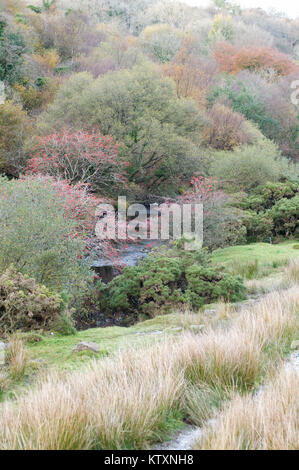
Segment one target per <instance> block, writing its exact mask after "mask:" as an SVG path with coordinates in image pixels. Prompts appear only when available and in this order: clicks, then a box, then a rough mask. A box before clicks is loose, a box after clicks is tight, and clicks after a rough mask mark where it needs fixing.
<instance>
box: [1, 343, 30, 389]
mask: <svg viewBox="0 0 299 470" xmlns="http://www.w3.org/2000/svg"><path fill="white" fill-rule="evenodd" d="M5 361H6V363H7V364H8V366H9V373H10V376H11V378H12V379H13V380H20V379H21V378H22V377H23V376H24V374H25V371H26V367H27V365H28V362H29V356H28V351H27V349H26V348H25V347H24V344H23V341H22V340H21V338H19V337H18V336H12V337H11V338H10V341H9V344H8V348H7V349H6V352H5Z"/></svg>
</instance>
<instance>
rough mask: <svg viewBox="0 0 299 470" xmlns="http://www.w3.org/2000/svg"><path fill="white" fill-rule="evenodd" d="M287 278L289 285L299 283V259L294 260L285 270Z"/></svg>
mask: <svg viewBox="0 0 299 470" xmlns="http://www.w3.org/2000/svg"><path fill="white" fill-rule="evenodd" d="M285 277H286V280H287V282H288V283H289V285H292V284H298V283H299V258H295V259H293V260H292V261H291V262H290V264H289V266H288V267H287V268H286V269H285Z"/></svg>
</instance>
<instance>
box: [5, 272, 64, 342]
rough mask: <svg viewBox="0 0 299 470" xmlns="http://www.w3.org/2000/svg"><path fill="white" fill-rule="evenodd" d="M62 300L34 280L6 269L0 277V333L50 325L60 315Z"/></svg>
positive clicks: (36, 328) (38, 328)
mask: <svg viewBox="0 0 299 470" xmlns="http://www.w3.org/2000/svg"><path fill="white" fill-rule="evenodd" d="M62 305H63V302H62V299H61V297H60V296H59V295H58V294H52V293H51V292H50V291H49V290H48V289H47V288H46V287H45V286H40V285H38V284H36V282H35V281H34V279H30V278H29V277H28V276H24V275H23V274H21V273H18V272H17V271H16V270H15V269H13V268H9V269H8V270H7V271H6V272H5V273H4V274H2V275H1V276H0V333H1V334H3V333H5V334H9V333H13V332H14V331H16V330H24V331H28V330H40V329H48V328H50V327H51V326H52V325H53V324H54V322H55V321H56V320H57V318H58V317H59V315H60V311H61V309H62Z"/></svg>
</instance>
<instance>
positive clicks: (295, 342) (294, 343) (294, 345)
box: [291, 340, 299, 350]
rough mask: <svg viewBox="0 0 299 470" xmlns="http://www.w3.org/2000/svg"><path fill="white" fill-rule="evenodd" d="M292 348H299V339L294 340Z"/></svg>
mask: <svg viewBox="0 0 299 470" xmlns="http://www.w3.org/2000/svg"><path fill="white" fill-rule="evenodd" d="M291 349H292V350H295V349H299V340H296V341H293V342H292V344H291Z"/></svg>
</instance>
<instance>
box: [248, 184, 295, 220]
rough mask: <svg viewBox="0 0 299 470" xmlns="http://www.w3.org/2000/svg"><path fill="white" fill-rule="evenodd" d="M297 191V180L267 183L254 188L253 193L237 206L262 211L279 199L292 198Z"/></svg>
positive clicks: (269, 207)
mask: <svg viewBox="0 0 299 470" xmlns="http://www.w3.org/2000/svg"><path fill="white" fill-rule="evenodd" d="M298 192H299V183H298V182H292V181H285V182H283V183H267V184H265V185H262V186H259V187H258V188H256V190H255V191H254V194H252V195H251V196H249V197H247V198H245V199H244V200H243V201H241V202H240V203H239V207H241V208H242V209H249V210H253V211H255V212H263V211H265V210H267V209H271V207H273V206H274V205H275V204H276V203H277V202H278V201H280V200H281V199H292V198H293V197H294V196H296V194H298Z"/></svg>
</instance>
